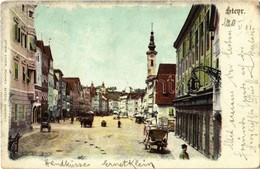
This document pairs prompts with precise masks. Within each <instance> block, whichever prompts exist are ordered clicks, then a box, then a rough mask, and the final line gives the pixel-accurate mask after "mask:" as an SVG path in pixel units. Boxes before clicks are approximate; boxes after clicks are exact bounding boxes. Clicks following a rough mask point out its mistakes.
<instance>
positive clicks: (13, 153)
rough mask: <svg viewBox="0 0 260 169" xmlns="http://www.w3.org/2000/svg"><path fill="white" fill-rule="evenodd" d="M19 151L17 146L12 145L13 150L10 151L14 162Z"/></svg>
mask: <svg viewBox="0 0 260 169" xmlns="http://www.w3.org/2000/svg"><path fill="white" fill-rule="evenodd" d="M17 149H18V147H17V144H12V146H11V150H10V158H11V159H13V160H14V159H15V158H16V156H17V154H18V151H17Z"/></svg>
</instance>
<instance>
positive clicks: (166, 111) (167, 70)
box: [155, 64, 176, 118]
mask: <svg viewBox="0 0 260 169" xmlns="http://www.w3.org/2000/svg"><path fill="white" fill-rule="evenodd" d="M175 72H176V65H175V64H160V65H159V69H158V73H157V77H156V83H155V91H156V92H155V104H156V109H157V110H156V111H157V112H158V115H157V117H158V118H159V117H161V116H164V117H170V116H173V106H172V100H174V98H175V74H176V73H175Z"/></svg>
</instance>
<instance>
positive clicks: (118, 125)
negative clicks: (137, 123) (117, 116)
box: [117, 120, 121, 128]
mask: <svg viewBox="0 0 260 169" xmlns="http://www.w3.org/2000/svg"><path fill="white" fill-rule="evenodd" d="M120 126H121V121H120V120H118V122H117V127H118V128H120Z"/></svg>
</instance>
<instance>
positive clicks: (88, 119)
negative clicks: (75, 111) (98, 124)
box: [80, 111, 94, 127]
mask: <svg viewBox="0 0 260 169" xmlns="http://www.w3.org/2000/svg"><path fill="white" fill-rule="evenodd" d="M93 121H94V113H93V112H92V111H89V112H84V113H81V118H80V125H81V127H82V126H84V127H87V126H89V127H92V124H93Z"/></svg>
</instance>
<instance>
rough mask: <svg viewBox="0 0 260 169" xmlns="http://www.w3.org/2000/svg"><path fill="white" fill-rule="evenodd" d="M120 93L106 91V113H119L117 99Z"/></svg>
mask: <svg viewBox="0 0 260 169" xmlns="http://www.w3.org/2000/svg"><path fill="white" fill-rule="evenodd" d="M121 94H122V93H121V92H117V91H108V92H107V94H106V97H107V99H108V111H109V112H110V114H112V113H113V112H114V111H117V112H119V105H120V101H119V97H120V95H121Z"/></svg>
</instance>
